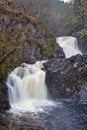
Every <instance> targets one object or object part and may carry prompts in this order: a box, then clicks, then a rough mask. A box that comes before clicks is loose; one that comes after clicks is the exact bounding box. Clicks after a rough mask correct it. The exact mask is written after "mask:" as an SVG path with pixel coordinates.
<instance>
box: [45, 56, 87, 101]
mask: <svg viewBox="0 0 87 130" xmlns="http://www.w3.org/2000/svg"><path fill="white" fill-rule="evenodd" d="M45 70H46V74H47V76H46V82H47V86H48V90H49V94H50V95H51V97H53V98H75V99H76V98H77V97H79V94H80V91H81V89H82V90H83V87H82V88H81V87H80V86H81V85H82V83H83V82H84V81H87V55H85V56H80V55H77V56H73V57H71V58H69V59H64V58H63V59H58V58H52V59H50V60H48V62H47V63H46V64H45Z"/></svg>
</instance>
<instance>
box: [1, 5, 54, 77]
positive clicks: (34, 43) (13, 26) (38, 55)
mask: <svg viewBox="0 0 87 130" xmlns="http://www.w3.org/2000/svg"><path fill="white" fill-rule="evenodd" d="M55 46H56V43H55V40H54V37H53V34H52V32H51V31H50V30H49V29H48V28H47V26H46V25H45V24H44V23H43V22H41V21H40V20H39V19H37V18H34V17H32V16H29V15H26V14H25V13H23V12H21V11H19V10H16V9H14V8H11V7H9V6H6V5H4V6H3V5H2V6H0V79H3V77H4V76H5V74H6V72H7V71H8V70H10V69H12V68H14V67H15V66H18V65H19V64H21V63H22V62H27V63H34V62H35V61H36V60H41V59H46V58H48V57H49V56H50V55H51V54H52V52H53V50H55Z"/></svg>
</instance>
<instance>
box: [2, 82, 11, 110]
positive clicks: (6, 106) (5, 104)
mask: <svg viewBox="0 0 87 130" xmlns="http://www.w3.org/2000/svg"><path fill="white" fill-rule="evenodd" d="M9 109H10V104H9V101H8V89H7V87H6V84H5V83H4V82H3V81H2V82H1V83H0V112H2V111H4V110H9Z"/></svg>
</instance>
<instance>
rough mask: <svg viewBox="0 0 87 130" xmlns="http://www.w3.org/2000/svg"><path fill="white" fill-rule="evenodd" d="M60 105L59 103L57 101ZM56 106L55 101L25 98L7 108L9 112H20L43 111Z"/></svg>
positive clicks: (36, 112)
mask: <svg viewBox="0 0 87 130" xmlns="http://www.w3.org/2000/svg"><path fill="white" fill-rule="evenodd" d="M59 105H60V106H61V103H59ZM55 106H56V103H55V102H53V101H49V100H37V99H32V100H25V101H21V102H19V103H15V104H13V105H12V106H11V107H12V109H10V110H9V112H10V113H14V114H21V113H25V114H26V113H35V114H38V113H45V112H47V111H49V110H50V108H53V107H55Z"/></svg>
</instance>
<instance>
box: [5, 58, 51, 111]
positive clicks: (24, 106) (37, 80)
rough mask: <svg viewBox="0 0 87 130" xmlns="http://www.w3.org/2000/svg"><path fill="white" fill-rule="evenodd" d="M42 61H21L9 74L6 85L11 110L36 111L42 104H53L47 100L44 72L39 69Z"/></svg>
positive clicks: (39, 109) (40, 109) (41, 66)
mask: <svg viewBox="0 0 87 130" xmlns="http://www.w3.org/2000/svg"><path fill="white" fill-rule="evenodd" d="M44 62H46V61H37V62H36V63H35V64H33V65H30V64H26V63H23V64H22V65H21V66H20V67H17V68H15V69H14V70H13V71H12V72H11V74H9V76H8V79H7V86H8V91H9V102H10V105H11V108H12V109H11V111H15V112H17V111H21V112H26V111H30V112H36V111H42V108H41V107H43V106H48V105H52V104H53V103H52V102H51V101H48V100H47V99H48V95H47V86H46V84H45V77H46V74H45V72H44V71H43V70H41V68H43V63H44ZM37 108H38V109H37Z"/></svg>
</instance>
